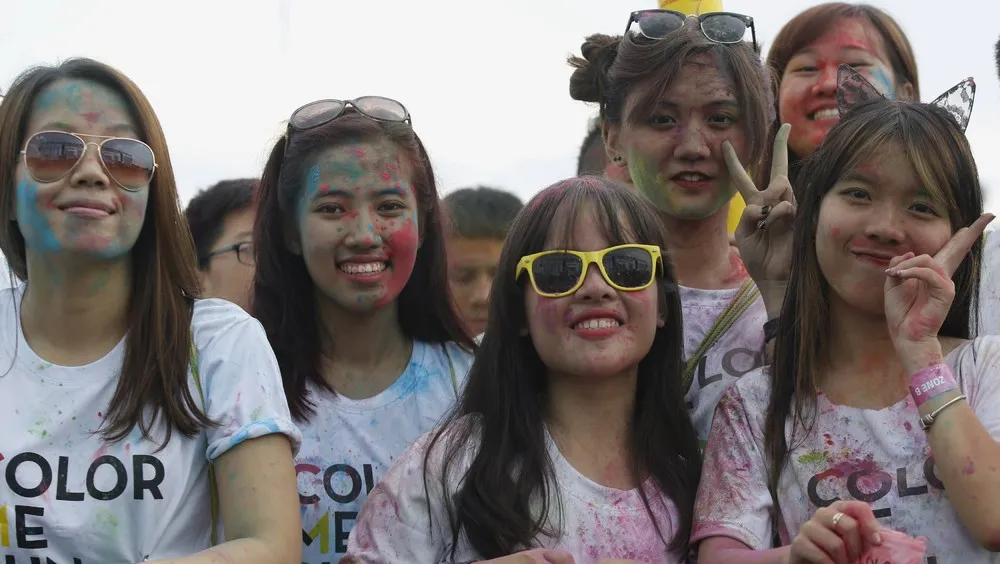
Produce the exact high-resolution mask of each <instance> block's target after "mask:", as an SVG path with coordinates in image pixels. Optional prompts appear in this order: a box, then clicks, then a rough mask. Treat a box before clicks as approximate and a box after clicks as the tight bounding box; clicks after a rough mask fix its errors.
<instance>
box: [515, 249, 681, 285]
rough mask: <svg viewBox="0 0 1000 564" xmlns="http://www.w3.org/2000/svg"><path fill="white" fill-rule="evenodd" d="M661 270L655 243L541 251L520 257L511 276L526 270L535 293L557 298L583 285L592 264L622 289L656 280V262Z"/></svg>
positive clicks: (608, 281)
mask: <svg viewBox="0 0 1000 564" xmlns="http://www.w3.org/2000/svg"><path fill="white" fill-rule="evenodd" d="M657 263H659V265H660V271H661V272H662V270H663V257H662V256H661V254H660V248H659V247H657V246H656V245H618V246H616V247H609V248H607V249H604V250H601V251H568V250H563V251H544V252H541V253H535V254H533V255H527V256H525V257H521V260H520V261H519V262H518V263H517V272H516V273H515V274H514V279H515V280H518V279H520V278H521V273H522V272H524V271H528V279H529V280H530V281H531V286H532V287H533V288H534V289H535V292H536V293H537V294H538V295H539V296H544V297H546V298H561V297H563V296H568V295H570V294H572V293H573V292H576V291H577V290H579V289H580V286H583V280H584V279H585V278H586V277H587V270H588V269H589V268H590V265H591V264H596V265H597V268H598V269H599V270H600V271H601V276H603V277H604V281H605V282H607V283H608V285H610V286H611V287H612V288H614V289H616V290H621V291H623V292H637V291H639V290H644V289H646V288H648V287H649V286H650V285H651V284H652V283H653V281H654V280H655V279H656V265H657Z"/></svg>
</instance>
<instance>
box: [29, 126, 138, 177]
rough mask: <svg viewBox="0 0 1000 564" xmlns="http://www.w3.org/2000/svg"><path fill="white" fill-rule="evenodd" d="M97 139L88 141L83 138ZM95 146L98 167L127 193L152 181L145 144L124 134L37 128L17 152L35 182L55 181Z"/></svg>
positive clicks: (78, 162) (67, 172) (63, 175)
mask: <svg viewBox="0 0 1000 564" xmlns="http://www.w3.org/2000/svg"><path fill="white" fill-rule="evenodd" d="M84 137H90V138H93V139H100V140H101V142H100V143H94V142H90V143H88V142H87V141H85V140H84V139H83V138H84ZM90 145H94V146H95V147H97V154H98V155H99V156H100V158H101V166H103V167H104V170H105V171H107V173H108V176H109V177H111V179H112V180H114V181H115V183H116V184H118V185H119V186H121V187H122V188H123V189H124V190H128V191H129V192H137V191H139V190H142V189H143V188H145V187H146V186H148V185H149V183H150V182H151V181H152V180H153V173H154V172H156V157H155V156H154V155H153V149H151V148H150V147H149V145H147V144H145V143H143V142H142V141H139V140H138V139H131V138H128V137H105V136H102V135H87V134H83V133H68V132H66V131H39V132H38V133H36V134H34V135H32V136H31V137H29V138H28V141H27V143H25V144H24V150H22V151H21V155H23V156H24V167H25V169H27V171H28V175H29V176H31V178H32V180H34V181H35V182H55V181H57V180H60V179H62V178H64V177H65V176H66V175H68V174H69V173H70V172H72V171H73V169H74V168H76V166H77V165H78V164H80V161H81V160H83V156H84V155H85V154H86V153H87V148H88V147H89V146H90Z"/></svg>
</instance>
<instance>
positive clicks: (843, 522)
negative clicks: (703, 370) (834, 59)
mask: <svg viewBox="0 0 1000 564" xmlns="http://www.w3.org/2000/svg"><path fill="white" fill-rule="evenodd" d="M972 91H973V85H972V83H971V81H966V82H963V83H961V84H959V85H958V86H956V87H955V88H954V89H952V91H950V92H949V93H948V94H947V95H945V96H943V97H942V98H941V99H939V100H940V101H941V103H940V106H942V107H938V105H939V104H937V103H935V104H919V103H915V102H901V101H900V102H897V101H887V100H884V99H882V98H881V96H880V95H879V94H878V93H877V92H876V91H875V89H874V88H873V87H872V86H871V85H870V84H868V83H867V82H866V81H865V79H864V78H862V77H861V76H860V75H859V74H857V73H856V72H854V71H853V70H851V69H850V68H849V67H842V69H841V86H840V92H839V94H840V96H839V99H840V105H841V108H840V109H841V114H842V115H844V116H845V117H844V118H843V119H842V120H841V122H840V123H838V125H837V126H835V127H834V128H833V130H832V131H831V132H830V134H829V136H828V137H827V138H826V140H825V141H824V143H823V145H822V146H821V147H820V148H819V150H818V152H817V153H816V155H815V156H814V158H813V159H811V160H810V161H809V163H808V164H807V165H806V168H805V169H804V170H803V174H802V176H801V178H803V179H806V182H807V183H806V184H805V185H804V186H803V190H802V198H803V199H802V202H801V208H800V209H799V210H798V211H797V216H796V220H795V233H794V245H793V248H792V250H791V265H792V268H791V278H790V280H789V291H788V294H787V296H786V298H785V305H784V310H783V311H782V313H781V317H780V320H779V323H778V329H777V338H776V341H775V350H774V364H773V367H772V368H771V370H769V371H768V372H764V371H758V372H755V373H753V374H750V375H747V376H746V377H745V378H743V379H741V380H740V381H739V382H738V383H737V384H736V385H735V386H733V387H732V388H731V389H730V390H729V391H728V392H727V394H726V395H725V396H724V397H723V399H722V400H721V401H720V403H719V408H718V411H717V416H716V417H715V420H714V423H713V427H712V432H711V435H710V437H709V442H708V448H707V450H706V460H705V465H704V470H703V474H702V481H701V485H700V488H699V492H698V500H697V502H696V510H695V512H696V516H695V524H694V533H693V536H692V543H699V542H700V543H701V544H700V558H699V561H700V562H703V563H709V564H711V563H719V562H838V563H847V562H855V561H857V560H858V558H859V557H860V556H861V555H862V553H863V552H864V551H866V550H868V549H869V548H871V547H872V546H873V545H878V544H880V543H881V541H882V540H883V539H884V538H885V537H886V536H887V535H888V534H889V533H886V532H885V531H882V530H881V529H882V528H883V527H886V528H889V529H893V530H896V531H901V532H903V533H906V534H908V535H911V536H924V537H926V538H927V555H928V556H929V557H930V561H931V562H933V561H935V560H934V559H935V558H938V557H940V558H946V559H947V561H949V562H958V561H961V562H994V561H996V560H995V558H994V557H993V556H991V555H990V554H989V552H988V551H996V550H997V549H998V548H1000V535H998V534H997V531H1000V476H998V474H997V472H996V470H995V469H996V468H1000V445H998V444H997V442H996V438H1000V340H998V339H997V338H996V337H982V338H978V339H975V340H971V341H970V340H968V338H969V327H970V324H969V317H970V312H971V311H973V308H974V307H975V301H976V300H975V297H976V292H977V281H978V280H977V279H978V260H979V256H980V254H981V250H982V243H981V240H980V235H981V234H982V232H983V229H984V228H985V227H986V225H987V224H988V223H989V221H990V220H992V216H990V215H980V214H981V213H982V200H981V194H980V189H979V184H978V176H977V172H976V166H975V162H974V161H973V158H972V153H971V151H970V149H969V145H968V142H967V140H966V139H965V136H964V134H963V131H964V127H965V125H966V124H967V122H968V111H969V110H971V100H972V96H971V93H972ZM951 94H955V95H956V96H955V97H951V96H950V95H951ZM786 129H787V127H786V128H783V131H784V130H786ZM730 161H732V159H730ZM777 184H780V182H772V186H771V187H769V188H768V190H767V191H765V192H762V193H756V190H755V189H753V188H752V186H750V185H749V184H748V183H745V182H744V183H741V189H742V190H744V194H745V197H747V200H748V202H750V204H749V205H748V207H747V211H746V214H745V217H747V218H750V217H752V216H753V214H760V207H759V206H760V204H761V203H762V202H766V201H767V198H770V199H771V200H770V201H772V202H773V201H777V200H776V199H775V192H777V191H778V190H777V188H776V185H777ZM772 190H774V192H772V193H770V194H767V192H769V191H772ZM782 193H783V192H782ZM784 202H785V200H783V201H782V203H777V204H774V205H773V208H772V210H771V211H770V214H764V215H773V214H775V213H776V212H777V211H778V208H779V206H780V207H781V208H783V209H787V208H789V207H790V206H791V204H790V203H789V204H787V205H786V204H784ZM785 217H787V215H786V216H785ZM772 219H773V218H769V219H768V220H766V221H764V220H761V223H762V225H761V229H759V230H758V231H765V232H766V231H767V229H769V225H771V223H769V222H770V221H771V220H772ZM744 223H749V219H748V220H747V221H745V222H744ZM964 226H970V227H964ZM741 228H742V229H743V232H742V233H741V235H738V237H739V236H741V237H742V240H743V241H744V243H746V242H748V240H749V241H753V239H750V236H748V235H747V229H748V226H747V225H743V226H742V227H741ZM759 237H760V238H763V237H764V235H759ZM778 258H781V257H778ZM820 335H821V336H823V338H817V336H820ZM774 530H777V532H778V534H779V536H780V538H781V541H782V544H790V545H791V546H790V547H783V548H780V549H772V550H767V549H768V547H769V546H770V545H771V542H770V541H771V538H772V531H774ZM750 551H759V552H758V553H756V554H751V553H750Z"/></svg>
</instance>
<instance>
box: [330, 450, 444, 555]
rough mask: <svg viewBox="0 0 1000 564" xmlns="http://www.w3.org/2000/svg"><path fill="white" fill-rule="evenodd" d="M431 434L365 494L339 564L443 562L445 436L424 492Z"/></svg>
mask: <svg viewBox="0 0 1000 564" xmlns="http://www.w3.org/2000/svg"><path fill="white" fill-rule="evenodd" d="M433 433H434V432H433V431H432V432H431V433H427V434H425V435H424V436H422V437H421V438H420V439H417V441H416V442H414V443H413V445H411V446H410V448H408V449H407V450H406V451H405V452H404V453H403V455H402V456H400V457H399V458H397V459H396V462H395V463H394V464H393V466H392V468H390V469H389V472H388V473H386V475H385V476H384V477H383V478H382V479H381V480H379V481H378V484H376V486H375V487H374V488H373V489H372V491H371V492H370V493H369V494H368V499H367V500H366V501H365V503H364V505H363V506H362V507H361V512H360V513H359V514H358V518H357V520H356V521H355V522H354V528H352V529H351V535H350V538H349V539H348V544H347V554H346V555H345V556H344V558H343V560H341V562H345V563H376V562H377V563H379V564H389V563H399V564H403V563H406V564H410V563H412V562H428V563H434V562H442V561H444V560H445V558H446V556H447V555H448V554H449V552H450V551H451V545H452V537H451V534H450V532H449V533H445V531H450V527H449V526H448V525H447V514H446V511H445V508H444V505H443V502H444V500H445V496H444V495H442V491H443V490H442V487H441V472H442V461H443V456H444V454H443V451H444V450H445V448H444V439H445V437H442V439H441V440H439V441H438V442H437V443H436V444H435V446H434V450H433V454H432V457H431V459H430V460H429V463H430V465H431V471H430V472H428V475H427V480H426V484H427V488H426V489H425V487H424V483H425V482H424V455H425V453H426V452H427V448H428V445H429V443H430V441H431V438H432V436H433ZM452 468H453V469H454V465H453V466H452ZM449 489H451V488H450V487H449ZM448 498H449V499H450V495H449V496H448Z"/></svg>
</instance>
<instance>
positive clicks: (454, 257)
mask: <svg viewBox="0 0 1000 564" xmlns="http://www.w3.org/2000/svg"><path fill="white" fill-rule="evenodd" d="M444 207H445V209H446V210H447V211H448V214H449V216H450V220H451V231H450V233H449V236H448V242H447V246H448V281H449V283H450V284H451V294H452V296H454V298H455V304H456V305H457V307H458V313H459V316H460V317H461V318H462V321H463V322H464V323H465V328H466V331H467V332H468V333H469V335H470V336H473V337H475V336H477V335H480V334H482V332H483V331H485V330H486V315H487V314H488V313H489V297H490V286H492V285H493V277H494V276H495V275H496V271H497V264H499V262H500V250H501V249H502V248H503V242H504V239H505V238H506V237H507V230H508V229H510V224H511V223H513V222H514V218H515V217H517V214H518V212H520V211H521V208H522V207H524V204H523V203H522V202H521V200H520V199H519V198H518V197H517V196H515V195H513V194H511V193H510V192H505V191H503V190H497V189H495V188H489V187H486V186H480V187H478V188H463V189H461V190H456V191H455V192H452V193H451V194H448V196H446V197H445V198H444Z"/></svg>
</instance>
